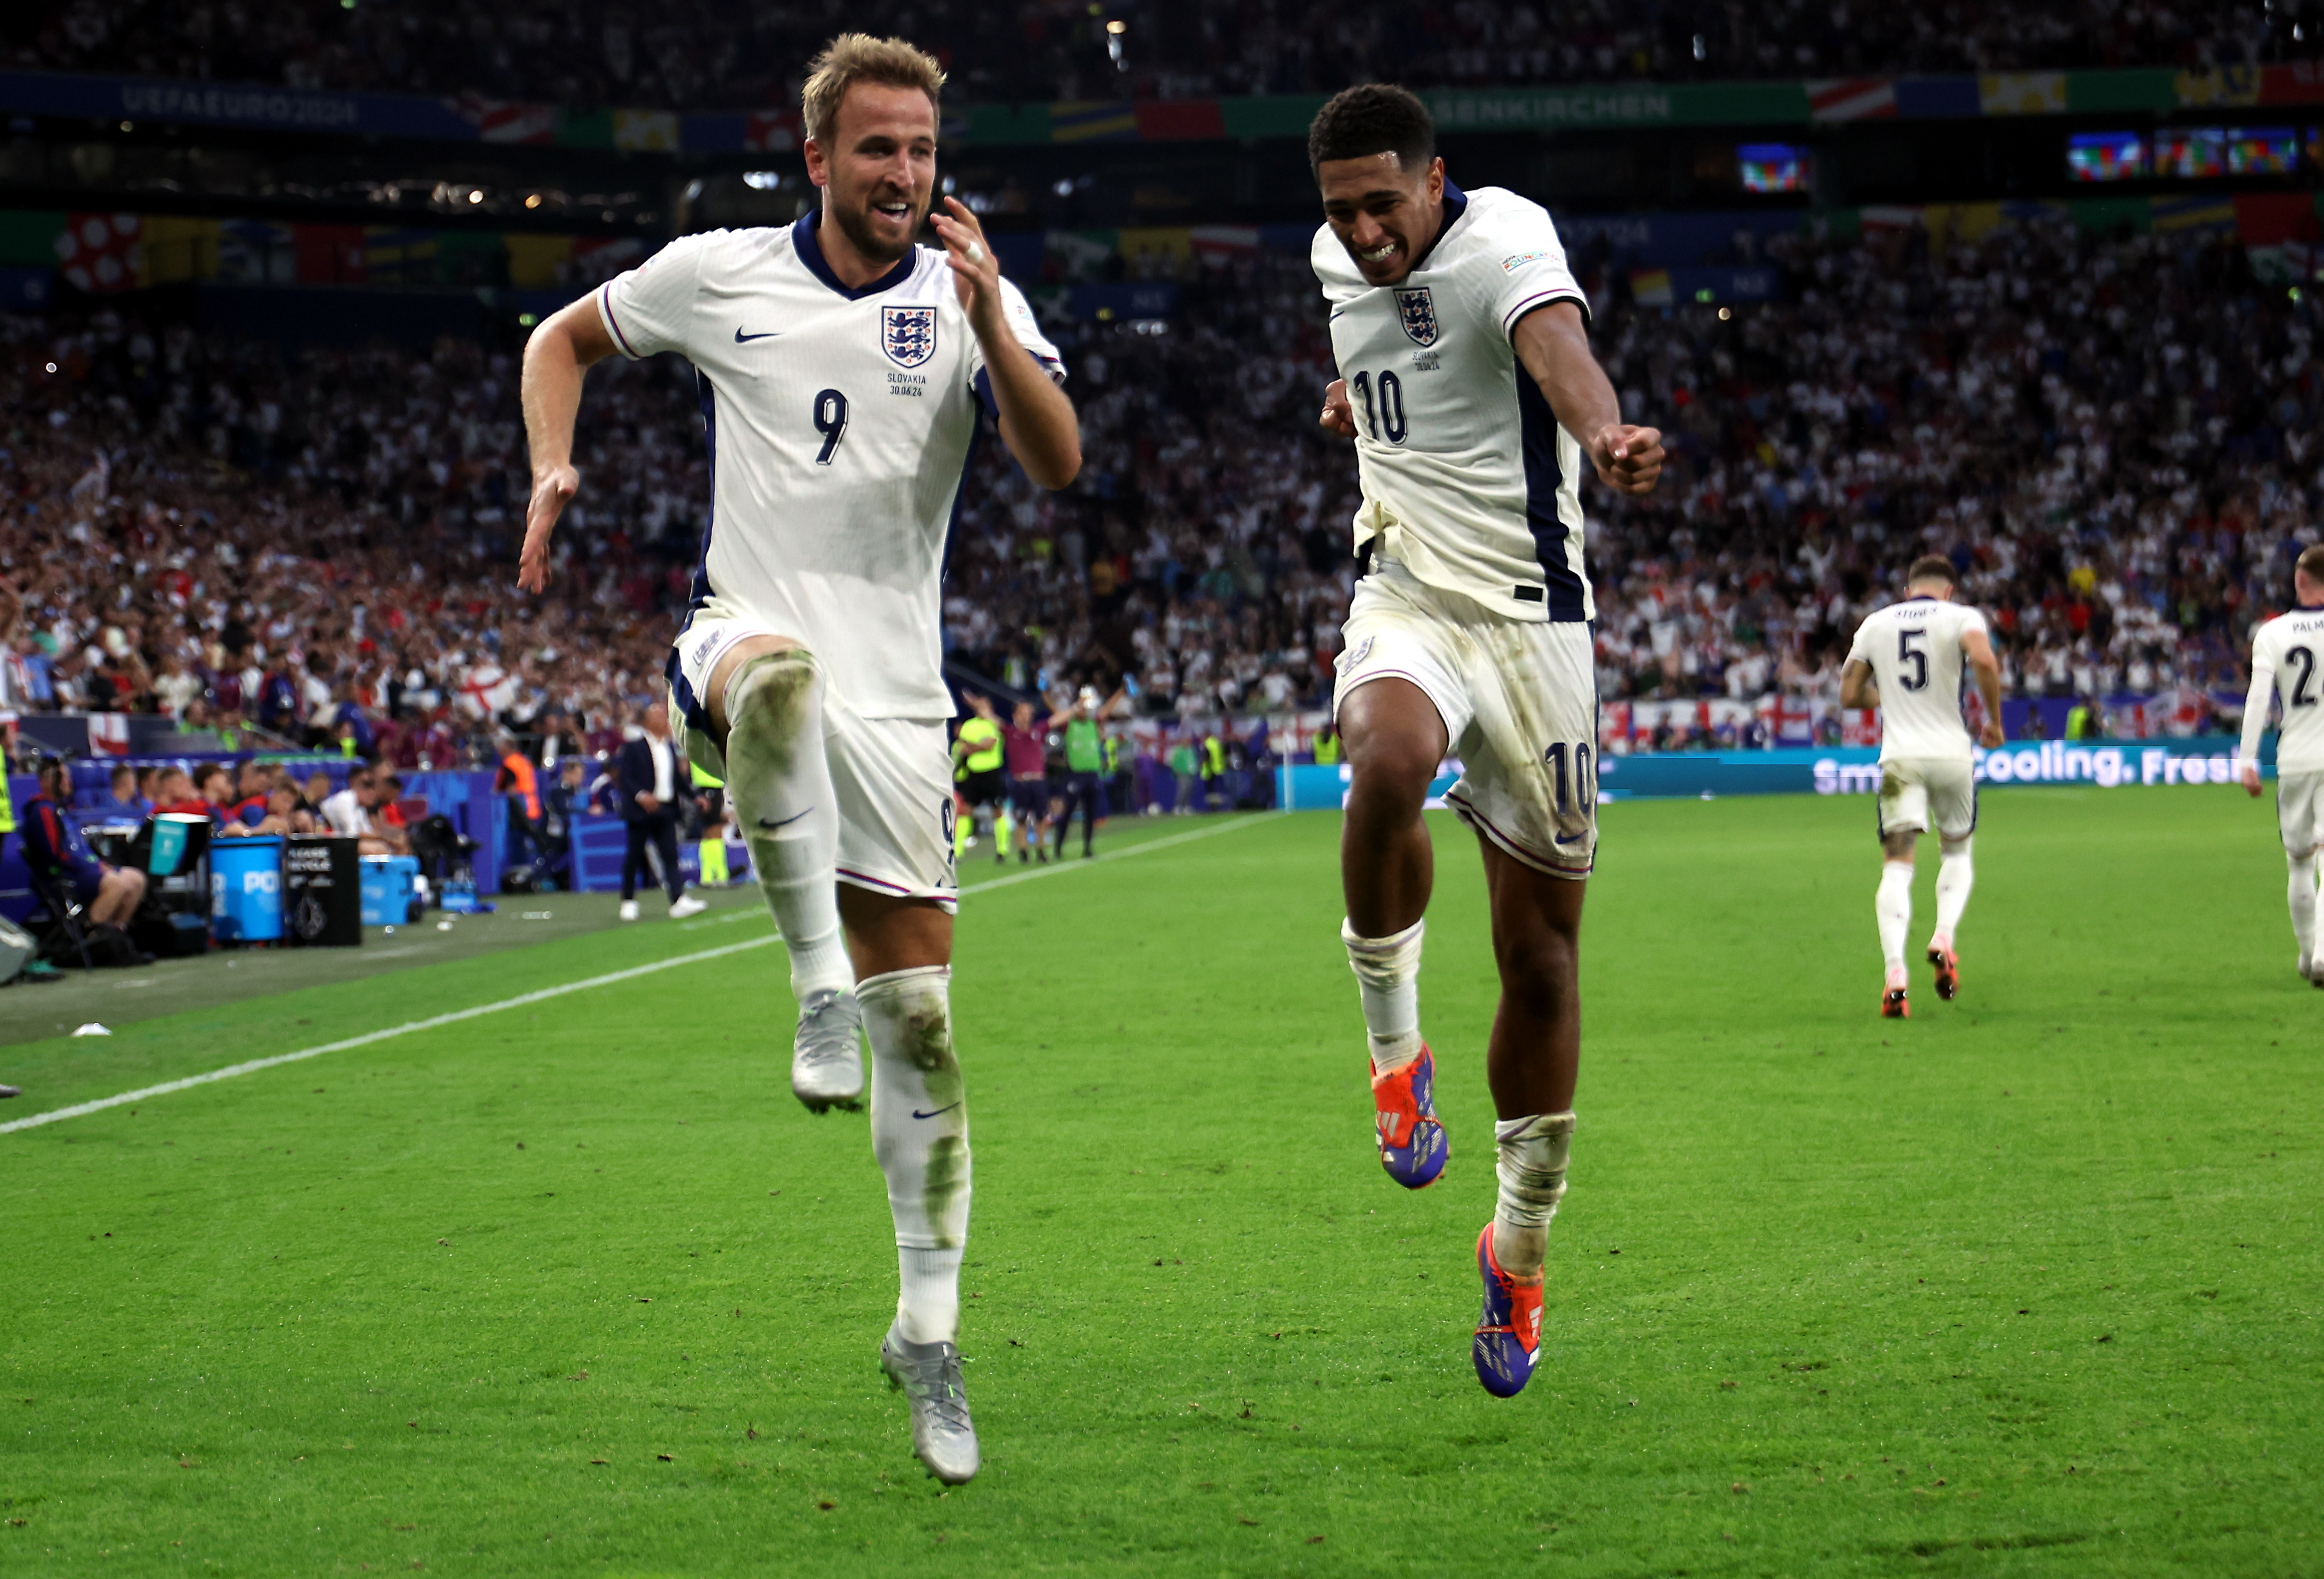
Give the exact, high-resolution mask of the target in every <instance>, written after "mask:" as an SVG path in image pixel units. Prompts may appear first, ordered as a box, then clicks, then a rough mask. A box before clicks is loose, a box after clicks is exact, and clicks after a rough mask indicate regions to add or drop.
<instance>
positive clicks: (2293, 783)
mask: <svg viewBox="0 0 2324 1579" xmlns="http://www.w3.org/2000/svg"><path fill="white" fill-rule="evenodd" d="M2292 596H2295V597H2297V598H2298V599H2299V600H2300V606H2299V607H2298V608H2296V609H2293V610H2292V612H2291V613H2290V614H2278V615H2276V616H2275V618H2273V619H2272V620H2270V621H2268V622H2267V623H2265V624H2264V625H2262V626H2261V627H2260V628H2259V629H2258V630H2256V631H2255V632H2253V633H2252V662H2251V671H2252V678H2251V694H2250V695H2248V696H2246V697H2245V698H2244V739H2243V746H2242V749H2240V750H2239V751H2237V752H2236V762H2237V765H2238V768H2239V771H2240V775H2241V777H2242V779H2243V781H2244V788H2245V789H2248V790H2250V791H2251V793H2252V794H2254V795H2257V794H2258V793H2259V792H2260V783H2259V738H2260V736H2261V735H2262V734H2264V733H2266V730H2267V710H2268V704H2269V703H2270V702H2272V701H2273V700H2274V699H2275V697H2276V696H2277V695H2278V694H2279V693H2280V694H2281V695H2282V697H2283V718H2282V722H2281V723H2279V724H2278V725H2276V731H2275V819H2276V822H2277V824H2278V826H2280V827H2281V829H2282V833H2283V858H2284V860H2285V861H2286V862H2287V863H2290V865H2291V867H2292V886H2291V890H2290V891H2289V893H2288V894H2287V896H2286V897H2287V899H2288V900H2289V901H2290V903H2291V906H2292V936H2293V937H2297V938H2298V939H2299V940H2300V974H2301V975H2302V976H2304V977H2305V978H2307V980H2308V981H2310V982H2311V983H2314V984H2315V985H2317V986H2319V987H2324V960H2319V959H2318V958H2317V957H2316V853H2317V850H2318V848H2319V846H2324V706H2318V705H2317V704H2318V703H2319V700H2324V674H2319V673H2317V672H2316V662H2317V660H2318V659H2319V657H2324V543H2319V544H2311V545H2310V546H2309V547H2307V548H2305V549H2301V550H2300V559H2299V562H2298V563H2297V564H2295V565H2294V566H2293V567H2292Z"/></svg>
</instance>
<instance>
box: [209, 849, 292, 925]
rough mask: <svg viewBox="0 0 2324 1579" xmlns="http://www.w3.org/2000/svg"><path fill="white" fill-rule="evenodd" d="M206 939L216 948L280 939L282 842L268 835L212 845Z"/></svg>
mask: <svg viewBox="0 0 2324 1579" xmlns="http://www.w3.org/2000/svg"><path fill="white" fill-rule="evenodd" d="M210 934H211V936H213V937H216V938H217V940H218V941H219V942H220V943H279V942H281V940H282V841H281V838H279V837H278V836H275V835H272V834H261V835H255V836H252V837H250V838H245V839H219V840H217V841H216V842H215V843H213V844H212V845H210Z"/></svg>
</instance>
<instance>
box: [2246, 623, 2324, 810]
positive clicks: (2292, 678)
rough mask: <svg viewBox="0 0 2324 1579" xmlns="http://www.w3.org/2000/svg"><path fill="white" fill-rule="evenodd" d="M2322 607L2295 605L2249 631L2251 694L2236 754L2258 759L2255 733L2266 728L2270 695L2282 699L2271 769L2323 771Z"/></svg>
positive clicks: (2248, 758)
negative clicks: (2240, 741) (2242, 736)
mask: <svg viewBox="0 0 2324 1579" xmlns="http://www.w3.org/2000/svg"><path fill="white" fill-rule="evenodd" d="M2319 659H2324V608H2299V609H2293V610H2292V612H2291V613H2290V614H2278V615H2276V616H2275V618H2273V619H2272V620H2270V621H2268V622H2267V623H2265V624H2264V625H2262V626H2261V627H2260V628H2259V629H2258V630H2256V631H2255V632H2253V633H2252V664H2251V669H2252V678H2251V692H2250V694H2249V695H2248V696H2246V697H2245V698H2244V743H2243V749H2242V750H2241V751H2239V752H2238V753H2236V756H2237V757H2238V758H2239V759H2240V760H2241V761H2243V762H2257V761H2259V737H2260V736H2261V735H2262V734H2264V733H2265V732H2266V730H2267V704H2268V700H2269V698H2270V697H2273V696H2276V695H2278V694H2281V695H2282V697H2283V720H2282V723H2280V724H2278V725H2276V734H2275V771H2277V772H2279V773H2313V772H2317V771H2324V706H2318V705H2317V704H2318V703H2319V701H2324V674H2319V673H2318V672H2317V660H2319Z"/></svg>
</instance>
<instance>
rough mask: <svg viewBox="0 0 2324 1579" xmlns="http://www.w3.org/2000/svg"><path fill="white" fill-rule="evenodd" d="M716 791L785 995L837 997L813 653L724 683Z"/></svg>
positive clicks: (796, 652)
mask: <svg viewBox="0 0 2324 1579" xmlns="http://www.w3.org/2000/svg"><path fill="white" fill-rule="evenodd" d="M726 721H727V733H726V794H727V798H728V799H731V800H732V801H733V803H734V817H735V821H736V822H737V823H738V824H740V825H741V826H742V837H743V839H744V841H745V842H746V843H748V844H749V845H750V846H751V868H752V871H753V872H754V873H757V875H758V879H759V887H760V888H761V890H763V891H765V893H766V896H767V908H768V909H769V910H772V911H773V912H774V914H775V925H776V926H777V927H779V928H781V929H782V934H783V946H784V947H786V948H788V949H789V950H790V956H791V992H792V993H793V994H794V995H795V996H797V997H798V999H799V1000H800V1001H801V1002H805V1001H806V999H807V996H808V994H810V993H818V992H823V991H826V990H829V991H844V990H845V989H846V988H848V987H851V986H853V985H854V983H855V967H854V966H853V965H852V964H850V963H849V961H848V957H847V944H846V940H845V939H844V937H842V936H841V935H840V930H839V888H838V881H839V880H838V874H837V873H836V872H835V870H834V868H835V867H836V866H837V865H838V863H839V801H838V798H837V797H836V796H835V795H834V794H833V793H832V788H831V763H830V761H829V760H828V758H826V757H825V754H824V740H823V672H822V669H820V668H819V667H818V666H817V664H816V660H815V655H814V654H813V653H811V652H809V651H807V649H806V648H804V647H794V648H792V649H790V650H789V651H786V652H774V653H769V654H767V655H765V656H763V657H759V658H753V659H752V660H749V661H748V662H746V663H744V664H743V665H742V668H740V669H736V670H735V671H734V675H733V679H729V680H728V681H727V682H726Z"/></svg>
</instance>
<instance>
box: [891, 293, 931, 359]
mask: <svg viewBox="0 0 2324 1579" xmlns="http://www.w3.org/2000/svg"><path fill="white" fill-rule="evenodd" d="M880 348H881V350H883V351H885V352H887V353H888V360H889V361H890V362H893V363H894V364H895V365H897V366H899V367H918V365H920V364H921V363H923V362H926V361H927V359H928V358H929V357H931V356H935V355H936V309H935V308H933V307H883V308H881V309H880Z"/></svg>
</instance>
